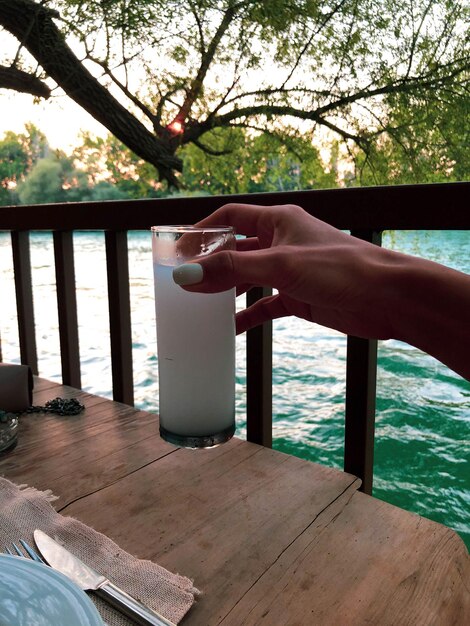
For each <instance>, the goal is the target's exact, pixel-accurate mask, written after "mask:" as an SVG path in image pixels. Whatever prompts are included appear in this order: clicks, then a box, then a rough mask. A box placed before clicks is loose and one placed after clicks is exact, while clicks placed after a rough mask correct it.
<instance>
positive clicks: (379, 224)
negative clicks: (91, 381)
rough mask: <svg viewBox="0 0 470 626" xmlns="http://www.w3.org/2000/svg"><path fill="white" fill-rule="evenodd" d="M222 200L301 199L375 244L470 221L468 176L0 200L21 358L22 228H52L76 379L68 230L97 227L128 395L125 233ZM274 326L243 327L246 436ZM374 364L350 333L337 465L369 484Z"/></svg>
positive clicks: (258, 422)
mask: <svg viewBox="0 0 470 626" xmlns="http://www.w3.org/2000/svg"><path fill="white" fill-rule="evenodd" d="M227 202H245V203H251V204H262V205H272V204H298V205H300V206H302V207H303V208H304V209H305V210H306V211H308V212H309V213H310V214H312V215H315V216H316V217H318V218H320V219H322V220H324V221H326V222H328V223H330V224H332V225H333V226H336V227H337V228H340V229H343V230H350V231H351V233H352V234H353V235H355V236H356V237H359V238H362V239H365V240H368V241H370V242H372V243H375V244H377V245H380V242H381V232H382V231H384V230H470V211H469V209H470V182H462V183H435V184H425V185H401V186H394V187H363V188H347V189H327V190H310V191H287V192H279V193H260V194H243V195H232V196H204V197H188V198H183V197H177V198H162V199H146V200H119V201H108V202H84V203H65V204H47V205H30V206H21V205H20V206H13V207H0V231H10V232H11V238H12V249H13V262H14V270H15V288H16V296H17V314H18V327H19V338H20V351H21V361H22V363H27V364H29V365H31V366H32V367H33V371H35V372H37V352H36V339H35V330H34V306H33V293H32V281H31V263H30V251H29V232H30V231H40V230H45V231H53V240H54V255H55V266H56V285H57V300H58V313H59V333H60V344H61V359H62V377H63V382H64V383H65V384H70V385H72V386H74V387H80V386H81V382H80V358H79V345H78V333H77V304H76V295H75V288H74V285H75V270H74V251H73V231H77V230H104V231H105V242H106V263H107V274H108V300H109V317H110V334H111V365H112V376H113V397H114V399H115V400H119V401H122V402H126V403H128V404H132V403H133V375H132V345H131V326H130V323H131V321H130V304H129V270H128V250H127V232H128V231H132V230H148V229H149V228H150V226H153V225H157V224H162V225H164V224H172V223H179V224H191V223H194V222H196V221H198V220H199V219H201V218H203V217H205V216H206V215H208V214H210V213H211V212H212V211H214V210H215V209H216V208H218V207H219V206H221V205H222V204H225V203H227ZM266 291H267V290H266V289H265V288H261V287H257V288H256V289H254V290H252V291H251V292H249V294H247V298H248V301H249V303H253V302H255V301H256V300H257V299H259V298H260V297H262V296H263V295H266ZM271 328H272V327H271V324H270V323H266V324H264V325H263V326H262V327H259V328H254V329H251V330H250V331H248V333H247V437H248V439H249V440H250V441H254V442H256V443H261V444H263V445H268V446H269V445H271V441H272V432H271V425H272V402H271V399H272V330H271ZM0 348H1V345H0ZM0 360H1V350H0ZM376 370H377V342H376V341H374V340H367V339H360V338H357V337H348V342H347V368H346V410H345V417H346V428H345V456H344V469H345V471H348V472H350V473H352V474H355V475H356V476H359V477H360V478H361V479H362V481H363V486H362V489H363V491H365V492H368V493H370V492H371V489H372V474H373V449H374V426H375V380H376Z"/></svg>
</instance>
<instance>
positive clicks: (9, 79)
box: [0, 65, 51, 100]
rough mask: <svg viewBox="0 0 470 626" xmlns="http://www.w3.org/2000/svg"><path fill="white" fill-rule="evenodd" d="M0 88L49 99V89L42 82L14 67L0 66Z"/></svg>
mask: <svg viewBox="0 0 470 626" xmlns="http://www.w3.org/2000/svg"><path fill="white" fill-rule="evenodd" d="M0 87H3V88H4V89H14V90H15V91H20V92H21V93H29V94H31V95H32V96H37V97H39V98H45V99H46V100H47V98H49V96H50V95H51V90H50V88H49V87H48V86H47V85H46V83H44V82H43V81H42V80H40V79H39V78H37V77H36V76H33V74H28V73H27V72H23V71H22V70H19V69H18V68H16V67H5V66H4V65H0Z"/></svg>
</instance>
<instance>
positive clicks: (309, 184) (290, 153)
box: [182, 129, 337, 195]
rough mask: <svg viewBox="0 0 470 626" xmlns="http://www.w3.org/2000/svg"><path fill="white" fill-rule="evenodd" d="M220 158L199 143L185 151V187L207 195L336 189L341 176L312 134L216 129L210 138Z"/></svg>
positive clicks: (207, 142)
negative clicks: (289, 137)
mask: <svg viewBox="0 0 470 626" xmlns="http://www.w3.org/2000/svg"><path fill="white" fill-rule="evenodd" d="M206 144H209V145H210V147H211V149H212V150H213V151H216V150H218V151H224V150H225V151H226V153H225V154H222V155H220V156H215V155H211V154H207V153H205V152H204V151H203V150H201V149H200V148H198V147H196V146H192V145H190V146H187V147H185V148H184V149H183V151H182V157H183V162H184V169H183V178H182V182H183V186H184V187H185V188H186V189H193V190H195V189H201V190H206V191H207V193H210V194H212V195H215V194H234V193H255V192H261V191H288V190H294V189H311V188H314V187H317V188H318V187H334V186H336V184H337V181H336V179H335V174H334V173H333V172H331V173H328V172H326V171H325V170H324V167H323V165H322V163H321V162H320V158H319V155H318V152H317V150H316V149H315V148H314V147H313V146H312V144H311V141H310V140H309V139H306V138H301V139H297V140H293V141H290V143H289V146H287V145H286V144H285V143H284V142H283V141H282V140H281V139H280V138H279V137H275V136H270V135H255V136H251V135H248V134H247V133H246V132H244V131H242V130H241V129H235V130H232V131H229V130H227V129H225V130H218V131H213V132H212V133H210V134H208V135H207V137H206Z"/></svg>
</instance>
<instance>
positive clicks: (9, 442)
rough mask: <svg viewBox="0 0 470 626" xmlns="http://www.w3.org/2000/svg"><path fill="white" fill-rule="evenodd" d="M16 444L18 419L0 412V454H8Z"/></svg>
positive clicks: (10, 414)
mask: <svg viewBox="0 0 470 626" xmlns="http://www.w3.org/2000/svg"><path fill="white" fill-rule="evenodd" d="M17 443H18V417H17V416H16V415H15V414H14V413H7V412H6V411H2V410H0V454H3V453H4V452H10V450H13V448H14V447H15V446H16V444H17Z"/></svg>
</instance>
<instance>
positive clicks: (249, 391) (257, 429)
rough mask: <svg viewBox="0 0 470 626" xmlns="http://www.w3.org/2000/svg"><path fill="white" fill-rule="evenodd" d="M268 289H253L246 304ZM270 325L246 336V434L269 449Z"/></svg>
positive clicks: (259, 296) (267, 291)
mask: <svg viewBox="0 0 470 626" xmlns="http://www.w3.org/2000/svg"><path fill="white" fill-rule="evenodd" d="M271 293H272V291H271V289H268V288H265V287H255V288H253V289H251V290H250V291H249V292H248V293H247V295H246V305H247V307H248V306H251V305H252V304H254V303H255V302H256V301H257V300H260V299H261V298H263V297H265V296H269V295H271ZM272 344H273V333H272V322H265V323H264V324H263V325H262V326H257V327H256V328H252V329H251V330H249V331H248V332H247V334H246V435H247V440H248V441H251V442H253V443H258V444H260V445H263V446H266V447H268V448H271V447H272V440H273V435H272V423H273V407H272V374H273V363H272V349H273V348H272Z"/></svg>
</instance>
